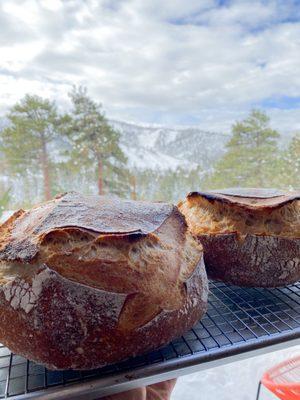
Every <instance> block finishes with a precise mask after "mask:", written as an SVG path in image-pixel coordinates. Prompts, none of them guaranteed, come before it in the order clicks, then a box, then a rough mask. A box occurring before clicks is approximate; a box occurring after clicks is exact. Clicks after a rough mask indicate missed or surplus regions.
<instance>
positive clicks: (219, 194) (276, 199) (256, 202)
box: [187, 188, 300, 210]
mask: <svg viewBox="0 0 300 400" xmlns="http://www.w3.org/2000/svg"><path fill="white" fill-rule="evenodd" d="M197 196H202V197H204V198H206V199H207V200H213V201H219V202H222V203H229V204H236V205H239V206H240V207H243V208H248V209H252V210H255V209H257V210H259V209H260V210H262V209H266V208H273V209H274V208H278V207H281V206H283V205H284V204H287V203H290V202H292V201H294V200H300V191H293V192H287V191H283V190H278V189H262V188H228V189H218V190H211V191H206V192H191V193H189V194H188V196H187V197H188V198H192V197H197Z"/></svg>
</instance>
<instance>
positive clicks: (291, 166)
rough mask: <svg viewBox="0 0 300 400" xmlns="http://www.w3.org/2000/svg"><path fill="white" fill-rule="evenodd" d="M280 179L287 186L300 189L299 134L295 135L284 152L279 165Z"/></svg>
mask: <svg viewBox="0 0 300 400" xmlns="http://www.w3.org/2000/svg"><path fill="white" fill-rule="evenodd" d="M281 167H282V170H281V177H282V180H283V181H284V183H285V186H288V187H290V188H293V189H300V134H299V133H298V134H296V135H295V136H294V137H293V138H292V140H291V142H290V144H289V147H288V149H287V150H286V151H285V152H284V155H283V158H282V163H281Z"/></svg>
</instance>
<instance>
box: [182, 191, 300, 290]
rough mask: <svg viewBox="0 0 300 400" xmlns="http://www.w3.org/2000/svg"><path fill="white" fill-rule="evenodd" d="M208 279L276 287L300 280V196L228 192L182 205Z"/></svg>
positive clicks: (193, 197)
mask: <svg viewBox="0 0 300 400" xmlns="http://www.w3.org/2000/svg"><path fill="white" fill-rule="evenodd" d="M179 209H180V211H181V212H182V213H183V214H184V215H185V217H186V220H187V223H188V225H189V227H190V229H191V232H192V233H193V234H195V235H197V236H198V238H199V239H200V241H201V243H202V245H203V248H204V260H205V265H206V268H207V273H208V276H209V277H210V278H213V279H218V280H222V281H225V282H230V283H233V284H236V285H241V286H261V287H275V286H283V285H287V284H290V283H293V282H296V281H298V280H299V279H300V192H287V193H285V192H283V191H278V190H275V189H238V188H237V189H224V190H221V191H220V190H219V191H210V192H193V193H190V194H189V195H188V196H187V198H186V200H185V201H183V202H181V203H180V204H179Z"/></svg>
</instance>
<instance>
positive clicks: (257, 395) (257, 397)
mask: <svg viewBox="0 0 300 400" xmlns="http://www.w3.org/2000/svg"><path fill="white" fill-rule="evenodd" d="M260 389H261V381H259V384H258V388H257V394H256V400H259V395H260Z"/></svg>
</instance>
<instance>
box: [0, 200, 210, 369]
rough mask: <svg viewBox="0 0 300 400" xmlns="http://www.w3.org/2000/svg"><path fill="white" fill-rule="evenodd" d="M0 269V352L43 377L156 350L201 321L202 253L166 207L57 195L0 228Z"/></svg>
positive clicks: (175, 213) (203, 305)
mask: <svg viewBox="0 0 300 400" xmlns="http://www.w3.org/2000/svg"><path fill="white" fill-rule="evenodd" d="M143 215H144V216H145V217H143ZM0 260H1V261H0V321H1V324H0V342H1V343H3V344H5V345H6V346H8V347H9V348H10V349H11V350H12V351H14V352H15V353H17V354H21V355H23V356H24V357H26V358H28V359H30V360H33V361H36V362H38V363H42V364H44V365H46V366H47V367H48V368H49V369H69V368H71V369H91V368H97V367H101V366H104V365H107V364H110V363H113V362H117V361H120V360H123V359H126V358H128V357H131V356H135V355H138V354H141V353H144V352H146V351H148V350H151V349H155V348H158V347H160V346H162V345H164V344H166V343H168V342H169V341H171V340H172V339H174V338H175V337H178V336H180V335H181V334H183V333H184V332H185V331H186V330H188V329H189V328H191V327H192V326H193V325H194V324H195V323H196V322H197V321H198V320H199V318H201V316H202V315H203V314H204V312H205V311H206V304H207V295H208V286H207V277H206V272H205V268H204V264H203V254H202V248H201V246H200V245H199V243H198V242H197V241H196V240H195V239H194V237H193V236H192V235H191V234H190V233H189V232H188V231H187V226H186V223H185V220H184V218H183V216H182V215H181V214H180V213H179V211H178V210H177V208H176V207H174V206H170V205H168V204H163V203H143V202H131V201H126V202H125V201H121V200H118V199H113V200H111V199H107V198H103V197H98V196H94V197H89V196H86V197H84V196H81V195H78V194H76V193H69V194H65V195H63V196H60V197H59V198H56V199H54V200H52V201H50V202H48V203H45V204H43V205H41V206H38V207H36V208H34V209H32V210H31V211H29V212H24V211H20V212H18V213H16V214H15V215H14V216H13V217H11V218H10V219H9V220H8V221H7V222H6V223H5V224H3V225H2V226H1V227H0Z"/></svg>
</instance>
